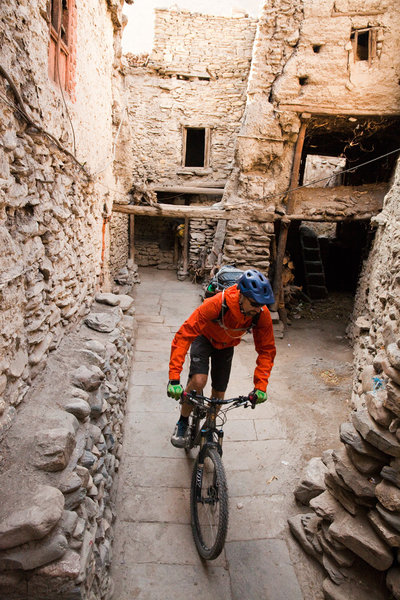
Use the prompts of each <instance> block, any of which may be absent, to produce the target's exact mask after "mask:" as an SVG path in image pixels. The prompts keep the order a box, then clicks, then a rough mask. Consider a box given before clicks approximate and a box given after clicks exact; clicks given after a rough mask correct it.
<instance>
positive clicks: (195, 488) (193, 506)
mask: <svg viewBox="0 0 400 600" xmlns="http://www.w3.org/2000/svg"><path fill="white" fill-rule="evenodd" d="M190 512H191V521H192V532H193V537H194V541H195V544H196V547H197V551H198V553H199V554H200V556H201V557H203V558H205V559H206V560H213V559H215V558H217V556H219V554H220V553H221V550H222V548H223V547H224V544H225V538H226V533H227V530H228V488H227V484H226V476H225V470H224V467H223V464H222V461H221V457H220V455H219V454H218V451H217V450H216V449H215V448H208V447H207V448H206V450H205V453H204V465H203V467H201V465H200V464H199V457H198V458H197V459H196V462H195V464H194V467H193V475H192V485H191V490H190Z"/></svg>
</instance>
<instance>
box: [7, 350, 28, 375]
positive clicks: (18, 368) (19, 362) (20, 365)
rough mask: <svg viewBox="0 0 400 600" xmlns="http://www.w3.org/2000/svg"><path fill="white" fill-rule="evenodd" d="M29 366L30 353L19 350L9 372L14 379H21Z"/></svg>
mask: <svg viewBox="0 0 400 600" xmlns="http://www.w3.org/2000/svg"><path fill="white" fill-rule="evenodd" d="M27 364H28V353H27V352H26V350H23V349H21V350H18V352H17V354H16V355H15V357H14V360H13V361H12V363H11V364H10V368H9V372H10V375H11V376H12V377H21V375H22V373H23V371H24V369H25V367H26V365H27Z"/></svg>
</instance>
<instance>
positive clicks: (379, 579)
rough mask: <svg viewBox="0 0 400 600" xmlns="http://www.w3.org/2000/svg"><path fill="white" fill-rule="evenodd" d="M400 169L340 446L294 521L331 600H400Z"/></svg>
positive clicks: (375, 251)
mask: <svg viewBox="0 0 400 600" xmlns="http://www.w3.org/2000/svg"><path fill="white" fill-rule="evenodd" d="M399 193H400V170H399V168H397V171H396V174H395V177H394V181H393V184H392V188H391V190H390V192H389V193H388V195H387V196H386V198H385V202H384V209H383V211H382V213H380V214H379V215H378V216H377V217H375V218H374V219H373V223H374V224H375V225H376V226H377V227H378V230H377V233H376V236H375V242H374V245H373V247H372V249H371V252H370V256H369V258H368V261H367V262H366V263H365V265H364V270H363V274H362V276H361V280H360V284H359V288H358V291H357V295H356V300H355V316H356V317H357V318H355V319H354V321H353V324H352V327H351V330H352V335H353V341H354V355H355V379H354V389H353V396H352V402H351V404H352V407H353V408H354V409H355V410H353V412H352V413H351V415H350V419H349V421H348V422H347V423H344V424H342V425H341V427H340V440H341V441H342V443H343V446H342V448H341V449H340V450H336V451H332V450H328V451H326V452H325V453H324V455H323V456H322V458H321V459H320V458H314V459H312V461H311V462H310V463H309V465H308V466H307V469H306V473H305V476H304V477H303V480H302V482H301V483H300V485H299V486H298V488H297V489H296V491H295V495H296V497H297V499H298V501H299V502H301V503H302V504H304V505H306V506H309V507H310V508H311V509H312V510H313V511H314V512H308V513H306V514H301V515H298V516H296V517H294V518H293V519H290V520H289V524H290V527H291V529H292V532H293V533H294V535H295V536H296V538H297V539H298V540H299V541H300V543H301V544H302V546H303V548H304V549H305V551H306V552H308V553H309V554H311V555H312V556H314V558H316V559H317V560H318V561H319V562H320V563H321V564H322V565H323V566H324V568H325V569H326V571H327V573H328V575H329V578H328V579H326V580H325V582H324V593H325V597H326V598H327V599H328V600H344V599H346V600H347V599H351V600H353V599H354V600H367V599H370V598H374V600H375V599H377V600H380V599H381V598H382V599H383V598H389V597H390V598H395V599H396V600H398V599H399V598H400V567H399V563H400V554H399V549H400V327H399V324H400V310H399V297H400V277H399V272H400V227H399V222H400V213H399V210H400V204H399Z"/></svg>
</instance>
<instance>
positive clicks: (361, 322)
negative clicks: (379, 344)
mask: <svg viewBox="0 0 400 600" xmlns="http://www.w3.org/2000/svg"><path fill="white" fill-rule="evenodd" d="M355 326H356V327H357V328H358V330H359V332H360V333H365V332H367V331H369V330H370V328H371V321H370V319H369V318H368V317H364V316H361V317H358V319H357V320H356V322H355Z"/></svg>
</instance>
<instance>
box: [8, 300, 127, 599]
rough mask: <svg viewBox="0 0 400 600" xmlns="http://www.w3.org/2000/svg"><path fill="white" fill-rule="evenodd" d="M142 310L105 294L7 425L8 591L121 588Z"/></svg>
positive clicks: (96, 592) (46, 595) (78, 594)
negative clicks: (126, 439) (127, 437)
mask: <svg viewBox="0 0 400 600" xmlns="http://www.w3.org/2000/svg"><path fill="white" fill-rule="evenodd" d="M133 315H134V308H133V299H132V298H131V297H130V296H127V295H117V294H110V293H100V294H98V295H97V296H96V302H95V303H94V304H93V305H92V308H91V312H90V313H89V314H88V315H87V316H86V317H85V318H84V321H83V322H82V324H81V326H80V329H79V331H77V332H74V333H70V334H69V335H67V336H66V337H65V338H64V340H63V341H62V343H61V344H60V346H59V348H58V349H57V350H56V351H55V352H54V353H52V355H51V356H50V357H49V359H48V362H47V366H46V369H45V371H44V372H43V373H41V374H40V376H38V378H37V380H36V382H35V386H34V387H32V390H31V391H30V393H29V396H28V397H27V400H29V401H27V402H26V403H24V405H23V406H22V407H21V408H20V411H19V412H18V416H17V418H16V419H15V421H14V423H13V425H12V427H11V429H10V430H9V432H8V435H7V444H6V445H5V446H4V452H3V455H2V456H1V457H0V458H1V460H0V468H1V474H0V487H1V489H2V504H1V507H0V598H1V599H4V600H5V599H6V598H7V600H26V598H28V597H29V598H30V599H32V600H35V599H36V598H37V599H40V600H54V598H59V599H60V600H74V599H77V600H78V599H85V600H102V599H105V598H107V599H108V598H110V597H111V595H112V591H113V584H112V581H111V578H110V574H109V567H110V563H111V544H112V539H113V525H114V520H115V517H116V514H115V505H114V496H115V490H116V486H115V485H114V484H115V479H116V476H117V473H118V465H119V460H120V455H121V437H122V428H123V418H124V406H125V400H126V394H127V387H128V373H129V367H130V361H131V356H132V343H133V332H134V316H133ZM32 423H35V426H34V427H32Z"/></svg>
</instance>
